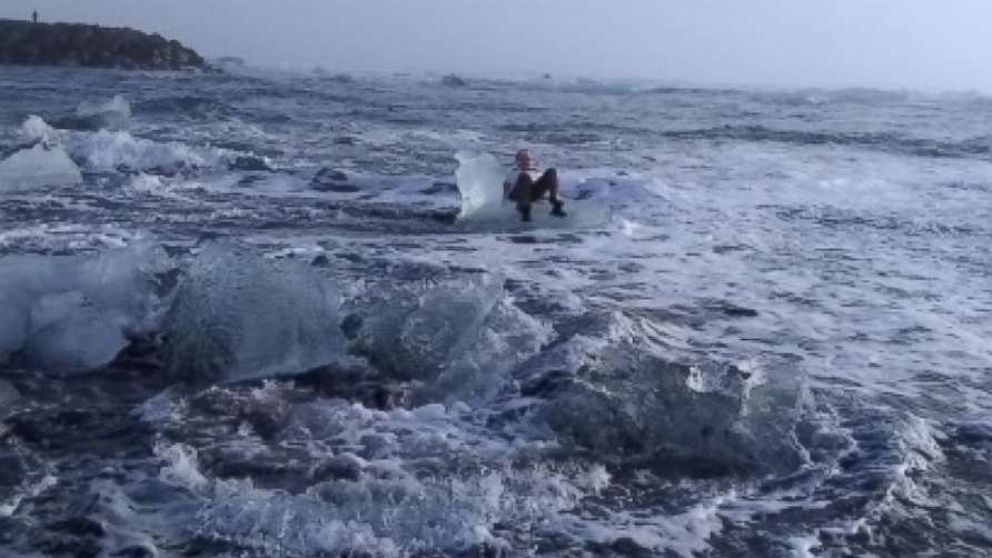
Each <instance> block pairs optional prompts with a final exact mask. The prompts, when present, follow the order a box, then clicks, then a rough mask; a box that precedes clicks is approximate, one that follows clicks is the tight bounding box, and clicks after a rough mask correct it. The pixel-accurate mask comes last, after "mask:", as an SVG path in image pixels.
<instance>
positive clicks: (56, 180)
mask: <svg viewBox="0 0 992 558" xmlns="http://www.w3.org/2000/svg"><path fill="white" fill-rule="evenodd" d="M82 181H83V175H82V174H81V173H80V172H79V167H77V166H76V164H75V163H73V162H72V159H70V158H69V155H68V154H67V153H66V152H65V150H64V149H62V148H61V147H59V146H54V147H48V146H46V145H45V144H44V143H37V144H35V146H34V147H31V148H28V149H22V150H20V151H18V152H16V153H14V154H13V155H11V156H10V157H8V158H6V159H4V160H3V161H0V192H17V191H23V190H34V189H38V188H48V187H55V186H70V185H73V184H78V183H80V182H82Z"/></svg>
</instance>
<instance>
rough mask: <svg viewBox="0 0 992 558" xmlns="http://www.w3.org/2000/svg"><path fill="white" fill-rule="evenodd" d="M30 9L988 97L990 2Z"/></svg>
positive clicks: (341, 43)
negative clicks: (971, 92) (967, 92)
mask: <svg viewBox="0 0 992 558" xmlns="http://www.w3.org/2000/svg"><path fill="white" fill-rule="evenodd" d="M33 8H37V9H38V11H39V12H40V13H41V18H42V19H43V20H46V21H51V20H61V21H85V22H93V23H101V24H107V25H127V26H132V27H137V28H140V29H143V30H150V31H157V32H159V33H162V34H163V35H166V36H168V37H170V38H177V39H179V40H181V41H183V42H184V43H187V45H188V46H192V47H193V48H195V49H197V50H199V51H200V52H201V53H202V54H204V55H206V56H208V57H214V56H223V55H235V56H241V57H244V58H246V59H247V60H248V61H250V62H253V63H257V64H265V65H272V64H277V65H283V64H289V65H297V64H298V65H312V64H319V65H323V66H325V67H326V68H328V69H330V70H332V71H337V70H341V71H360V70H369V71H433V72H462V73H466V74H471V75H514V74H515V75H532V74H537V73H544V72H550V73H552V74H558V75H571V76H577V75H581V76H588V77H636V78H653V79H659V80H665V81H673V82H690V83H700V84H713V83H718V84H752V85H768V86H799V87H803V86H827V87H848V86H881V87H894V88H916V89H924V90H982V91H986V92H992V0H498V1H497V0H33V1H31V0H0V17H20V18H26V17H28V16H29V15H30V12H31V10H32V9H33Z"/></svg>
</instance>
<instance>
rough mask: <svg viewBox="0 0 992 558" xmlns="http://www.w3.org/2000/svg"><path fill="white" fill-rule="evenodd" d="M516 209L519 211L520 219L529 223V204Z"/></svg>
mask: <svg viewBox="0 0 992 558" xmlns="http://www.w3.org/2000/svg"><path fill="white" fill-rule="evenodd" d="M517 211H519V212H520V220H521V221H523V222H525V223H529V222H530V206H529V205H528V206H526V207H518V208H517Z"/></svg>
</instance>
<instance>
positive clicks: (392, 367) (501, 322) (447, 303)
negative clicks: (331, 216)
mask: <svg viewBox="0 0 992 558" xmlns="http://www.w3.org/2000/svg"><path fill="white" fill-rule="evenodd" d="M355 302H358V303H359V304H360V306H359V307H358V309H357V314H358V315H360V317H361V320H362V327H361V329H360V330H359V331H358V332H357V337H358V339H357V346H358V349H359V351H360V352H362V353H363V354H365V355H366V356H367V357H368V358H369V360H370V362H371V363H372V364H373V365H374V366H376V367H378V368H380V369H382V370H384V371H386V372H387V373H389V374H390V375H392V376H394V377H396V378H397V379H401V380H407V381H414V382H416V383H417V384H418V385H419V390H418V395H419V397H420V398H422V399H426V400H431V401H438V400H441V401H457V400H459V399H466V400H472V399H477V398H480V397H481V398H485V397H487V396H489V395H491V394H492V393H493V392H494V391H495V390H496V389H498V387H499V385H500V383H501V382H503V381H505V380H506V373H507V372H508V371H509V370H510V369H511V368H512V367H513V366H514V365H515V364H518V363H520V362H522V361H523V360H524V359H526V358H528V357H530V356H531V355H533V354H535V353H537V352H538V351H539V350H540V347H541V345H542V343H544V342H545V341H547V339H548V338H549V337H550V334H551V328H550V326H548V325H547V324H544V323H542V322H540V321H539V320H536V319H535V318H533V317H531V316H529V315H528V314H526V313H525V312H523V311H522V310H520V309H519V308H517V306H516V305H514V304H513V302H512V301H511V300H510V299H509V297H508V296H507V294H506V293H505V291H504V289H503V282H502V279H501V278H499V277H495V276H486V277H483V278H480V279H478V280H473V281H455V282H452V283H449V284H440V285H420V286H417V287H411V288H407V289H403V288H393V289H383V290H380V291H378V292H377V293H375V294H374V295H373V296H372V297H371V300H362V301H355Z"/></svg>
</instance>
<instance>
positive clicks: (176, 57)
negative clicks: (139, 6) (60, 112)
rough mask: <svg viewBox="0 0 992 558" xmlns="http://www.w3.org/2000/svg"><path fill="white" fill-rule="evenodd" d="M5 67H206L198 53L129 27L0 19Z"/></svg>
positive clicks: (0, 54)
mask: <svg viewBox="0 0 992 558" xmlns="http://www.w3.org/2000/svg"><path fill="white" fill-rule="evenodd" d="M0 64H16V65H29V66H72V67H79V66H82V67H92V68H122V69H126V70H182V69H186V68H204V67H205V66H206V63H205V62H204V60H203V57H202V56H200V55H199V54H197V53H196V51H194V50H192V49H189V48H186V47H185V46H183V45H182V44H180V43H179V42H178V41H170V40H167V39H165V38H163V37H162V36H161V35H157V34H156V35H149V34H147V33H142V32H141V31H136V30H134V29H129V28H112V27H100V26H97V25H83V24H75V23H31V22H30V21H14V20H9V19H0Z"/></svg>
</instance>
